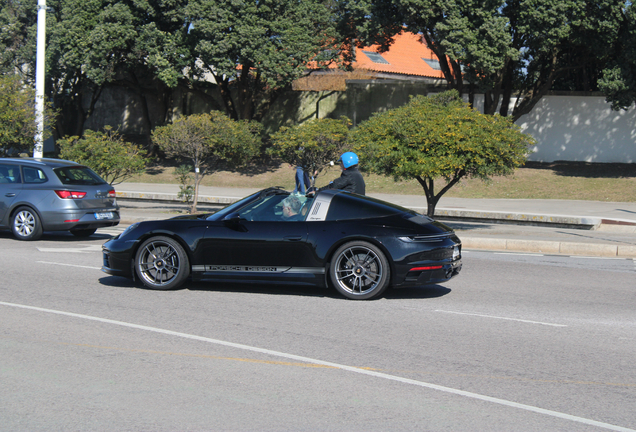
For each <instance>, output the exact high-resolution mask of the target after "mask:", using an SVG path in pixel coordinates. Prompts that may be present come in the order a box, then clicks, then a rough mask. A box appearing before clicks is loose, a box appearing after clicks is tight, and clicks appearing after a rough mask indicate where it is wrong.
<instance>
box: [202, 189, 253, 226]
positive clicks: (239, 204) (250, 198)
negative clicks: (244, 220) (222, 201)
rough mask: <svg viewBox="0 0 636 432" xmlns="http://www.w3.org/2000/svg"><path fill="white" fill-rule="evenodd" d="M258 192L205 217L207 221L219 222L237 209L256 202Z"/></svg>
mask: <svg viewBox="0 0 636 432" xmlns="http://www.w3.org/2000/svg"><path fill="white" fill-rule="evenodd" d="M260 194H261V193H260V192H256V193H255V194H252V195H249V196H247V197H245V198H243V199H241V200H238V201H237V202H235V203H233V204H230V205H229V206H227V207H224V208H222V209H221V210H219V211H218V212H216V213H214V214H212V215H210V216H208V217H207V220H221V219H223V218H224V217H225V216H227V215H228V214H230V213H233V212H235V211H237V210H238V209H240V208H241V207H243V206H244V205H247V204H248V203H250V202H252V201H254V200H257V199H258V197H259V196H260Z"/></svg>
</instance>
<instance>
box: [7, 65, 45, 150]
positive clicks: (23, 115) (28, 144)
mask: <svg viewBox="0 0 636 432" xmlns="http://www.w3.org/2000/svg"><path fill="white" fill-rule="evenodd" d="M52 115H53V113H52V112H51V111H50V109H49V107H48V105H47V106H46V107H45V116H44V133H45V139H46V137H47V136H48V135H50V126H51V123H52ZM35 132H36V118H35V91H34V90H33V89H31V88H29V87H26V86H24V84H23V83H22V82H21V81H20V78H19V77H18V76H17V75H5V76H3V75H0V154H2V155H3V156H6V155H7V153H8V152H9V151H13V152H16V153H21V152H24V153H31V152H32V151H33V146H34V137H35Z"/></svg>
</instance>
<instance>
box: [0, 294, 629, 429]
mask: <svg viewBox="0 0 636 432" xmlns="http://www.w3.org/2000/svg"><path fill="white" fill-rule="evenodd" d="M0 305H4V306H9V307H14V308H21V309H29V310H34V311H39V312H45V313H52V314H57V315H63V316H68V317H73V318H80V319H85V320H90V321H98V322H102V323H106V324H113V325H118V326H123V327H128V328H134V329H138V330H145V331H151V332H155V333H161V334H165V335H170V336H177V337H182V338H186V339H192V340H198V341H201V342H208V343H212V344H216V345H222V346H227V347H231V348H237V349H242V350H246V351H252V352H257V353H261V354H266V355H270V356H274V357H282V358H286V359H291V360H296V361H300V362H305V363H313V364H318V365H323V366H329V367H332V368H336V369H341V370H345V371H348V372H353V373H357V374H361V375H368V376H372V377H375V378H382V379H386V380H390V381H397V382H401V383H403V384H410V385H414V386H418V387H424V388H428V389H432V390H438V391H441V392H445V393H450V394H454V395H458V396H464V397H467V398H471V399H477V400H481V401H485V402H491V403H494V404H498V405H503V406H507V407H510V408H517V409H521V410H525V411H530V412H534V413H538V414H543V415H547V416H551V417H556V418H560V419H564V420H569V421H573V422H577V423H582V424H586V425H590V426H596V427H599V428H603V429H607V430H612V431H619V432H636V430H634V429H629V428H625V427H622V426H616V425H612V424H609V423H603V422H599V421H596V420H591V419H586V418H583V417H577V416H573V415H570V414H565V413H562V412H558V411H552V410H547V409H543V408H539V407H535V406H532V405H525V404H520V403H517V402H512V401H508V400H505V399H499V398H494V397H490V396H485V395H481V394H478V393H472V392H467V391H464V390H458V389H454V388H450V387H444V386H440V385H437V384H431V383H427V382H423V381H417V380H413V379H409V378H402V377H399V376H395V375H389V374H386V373H382V372H376V371H372V370H367V369H360V368H357V367H353V366H346V365H341V364H338V363H332V362H327V361H323V360H317V359H313V358H310V357H302V356H298V355H294V354H288V353H283V352H280V351H272V350H268V349H264V348H258V347H253V346H249V345H242V344H237V343H233V342H227V341H222V340H219V339H211V338H207V337H203V336H196V335H191V334H187V333H180V332H175V331H171V330H165V329H160V328H157V327H148V326H143V325H139V324H132V323H127V322H123V321H115V320H110V319H106V318H99V317H94V316H90V315H82V314H76V313H72V312H64V311H59V310H54V309H44V308H40V307H35V306H27V305H21V304H15V303H6V302H0Z"/></svg>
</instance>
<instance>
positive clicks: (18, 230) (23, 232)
mask: <svg viewBox="0 0 636 432" xmlns="http://www.w3.org/2000/svg"><path fill="white" fill-rule="evenodd" d="M11 231H13V235H14V236H15V238H17V239H18V240H37V239H39V238H40V237H42V224H41V223H40V218H39V216H38V214H37V213H36V212H35V211H34V210H33V209H32V208H30V207H19V208H18V209H17V210H16V211H15V213H14V214H13V217H12V218H11Z"/></svg>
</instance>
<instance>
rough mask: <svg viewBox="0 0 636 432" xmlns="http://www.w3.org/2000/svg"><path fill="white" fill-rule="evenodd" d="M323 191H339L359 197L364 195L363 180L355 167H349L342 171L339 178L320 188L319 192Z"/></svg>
mask: <svg viewBox="0 0 636 432" xmlns="http://www.w3.org/2000/svg"><path fill="white" fill-rule="evenodd" d="M323 189H341V190H344V191H347V192H353V193H357V194H359V195H364V194H365V184H364V179H363V178H362V174H360V171H358V168H357V167H349V168H347V169H346V170H344V171H342V174H340V177H338V178H337V179H335V180H334V181H332V182H331V183H329V184H328V185H327V186H325V187H322V188H320V190H323Z"/></svg>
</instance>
